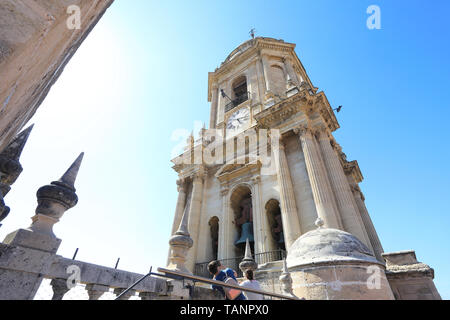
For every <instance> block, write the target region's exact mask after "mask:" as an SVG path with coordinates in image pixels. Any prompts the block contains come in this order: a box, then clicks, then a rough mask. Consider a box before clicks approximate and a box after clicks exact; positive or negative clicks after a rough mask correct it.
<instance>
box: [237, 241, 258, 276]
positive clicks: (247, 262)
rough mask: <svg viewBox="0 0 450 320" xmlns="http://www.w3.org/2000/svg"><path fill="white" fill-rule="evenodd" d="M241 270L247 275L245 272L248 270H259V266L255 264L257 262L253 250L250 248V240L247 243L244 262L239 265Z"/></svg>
mask: <svg viewBox="0 0 450 320" xmlns="http://www.w3.org/2000/svg"><path fill="white" fill-rule="evenodd" d="M239 269H241V271H242V272H243V273H245V271H246V270H248V269H250V270H253V271H255V270H256V269H258V264H257V263H256V262H255V260H254V259H253V257H252V249H251V247H250V241H249V239H248V238H247V241H246V243H245V255H244V259H242V262H241V263H239Z"/></svg>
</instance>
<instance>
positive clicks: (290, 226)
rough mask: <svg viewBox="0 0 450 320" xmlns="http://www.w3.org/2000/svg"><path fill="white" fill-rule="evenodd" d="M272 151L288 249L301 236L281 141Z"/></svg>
mask: <svg viewBox="0 0 450 320" xmlns="http://www.w3.org/2000/svg"><path fill="white" fill-rule="evenodd" d="M273 153H274V157H275V166H276V169H277V178H278V186H279V188H280V207H281V219H282V223H283V233H284V239H285V240H284V241H285V244H286V250H287V251H289V247H290V246H291V245H292V244H293V243H294V241H295V240H297V238H298V237H300V236H301V228H300V221H299V219H298V217H299V214H298V212H297V205H296V203H295V196H294V189H293V187H292V180H291V174H290V172H289V166H288V162H287V159H286V153H285V150H284V145H283V143H282V141H280V143H279V148H278V149H277V148H274V149H273Z"/></svg>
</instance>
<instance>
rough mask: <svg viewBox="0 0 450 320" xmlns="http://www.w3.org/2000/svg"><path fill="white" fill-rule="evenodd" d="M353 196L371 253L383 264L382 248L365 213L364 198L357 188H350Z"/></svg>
mask: <svg viewBox="0 0 450 320" xmlns="http://www.w3.org/2000/svg"><path fill="white" fill-rule="evenodd" d="M352 191H353V196H354V199H355V202H356V205H357V206H358V209H359V212H360V214H361V218H362V221H363V223H364V226H365V229H366V231H367V235H368V237H369V240H370V243H371V245H372V248H373V252H374V254H375V257H376V258H377V260H378V261H380V262H383V263H384V258H383V257H382V254H383V253H384V250H383V246H382V245H381V242H380V239H379V238H378V234H377V231H376V230H375V227H374V226H373V223H372V219H370V215H369V212H368V211H367V208H366V205H365V203H364V196H363V194H362V192H361V190H360V189H359V187H357V186H356V187H352Z"/></svg>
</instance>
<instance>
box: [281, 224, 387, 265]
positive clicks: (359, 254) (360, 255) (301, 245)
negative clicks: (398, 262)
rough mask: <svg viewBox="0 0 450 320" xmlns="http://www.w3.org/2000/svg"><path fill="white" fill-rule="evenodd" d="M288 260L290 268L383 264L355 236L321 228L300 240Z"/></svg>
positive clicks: (306, 234) (294, 244)
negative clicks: (321, 265)
mask: <svg viewBox="0 0 450 320" xmlns="http://www.w3.org/2000/svg"><path fill="white" fill-rule="evenodd" d="M286 260H287V264H288V267H289V268H292V267H296V266H300V265H310V264H330V263H334V262H364V263H376V264H381V263H380V262H379V261H378V260H377V259H376V258H375V257H374V256H373V255H372V253H371V252H370V250H369V249H368V248H367V247H366V245H364V244H363V243H362V242H361V241H360V240H358V238H356V237H355V236H354V235H352V234H350V233H348V232H345V231H342V230H337V229H328V228H321V227H319V228H318V229H316V230H313V231H310V232H308V233H305V234H304V235H302V236H301V237H300V238H298V239H297V240H296V241H295V242H294V243H293V244H292V246H291V247H290V248H289V252H288V256H287V259H286Z"/></svg>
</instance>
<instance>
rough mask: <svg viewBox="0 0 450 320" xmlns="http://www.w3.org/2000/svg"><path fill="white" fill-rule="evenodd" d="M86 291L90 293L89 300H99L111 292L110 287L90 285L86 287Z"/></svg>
mask: <svg viewBox="0 0 450 320" xmlns="http://www.w3.org/2000/svg"><path fill="white" fill-rule="evenodd" d="M86 291H87V292H88V296H89V300H98V299H100V297H101V296H102V295H103V294H104V293H105V292H108V291H109V287H108V286H103V285H100V284H88V285H86Z"/></svg>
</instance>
